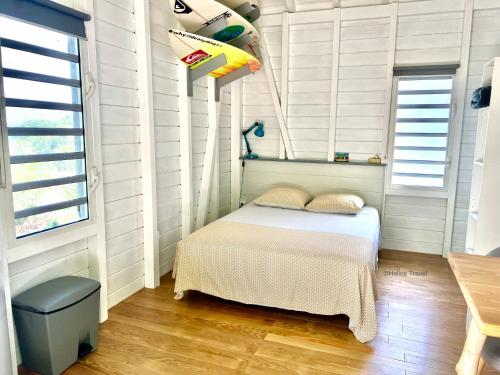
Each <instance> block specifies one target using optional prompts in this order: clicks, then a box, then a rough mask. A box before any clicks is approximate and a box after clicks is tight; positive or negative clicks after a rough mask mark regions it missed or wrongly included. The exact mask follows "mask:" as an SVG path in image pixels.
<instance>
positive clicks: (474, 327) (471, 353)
mask: <svg viewBox="0 0 500 375" xmlns="http://www.w3.org/2000/svg"><path fill="white" fill-rule="evenodd" d="M448 262H449V263H450V265H451V268H452V270H453V273H454V274H455V277H456V278H457V281H458V285H459V286H460V289H461V290H462V293H463V295H464V297H465V301H466V302H467V305H468V306H469V309H470V311H471V313H472V316H473V319H472V320H471V323H470V326H469V331H468V332H467V339H466V341H465V346H464V350H463V352H462V356H461V357H460V360H459V361H458V363H457V367H456V370H457V374H459V375H475V374H478V366H479V363H480V358H481V352H482V350H483V346H484V342H485V340H486V337H487V336H493V337H500V258H494V257H486V256H477V255H466V254H451V255H450V256H449V258H448Z"/></svg>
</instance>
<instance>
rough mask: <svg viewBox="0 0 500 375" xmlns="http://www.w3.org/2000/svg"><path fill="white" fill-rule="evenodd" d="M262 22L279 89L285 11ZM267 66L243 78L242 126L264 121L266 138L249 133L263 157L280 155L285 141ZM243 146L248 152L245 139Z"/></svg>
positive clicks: (263, 18)
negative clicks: (283, 13) (281, 146)
mask: <svg viewBox="0 0 500 375" xmlns="http://www.w3.org/2000/svg"><path fill="white" fill-rule="evenodd" d="M259 23H260V33H261V37H262V38H263V43H266V44H267V46H268V50H269V57H270V60H271V65H272V68H273V77H274V79H275V82H276V85H277V88H278V92H279V91H280V90H281V85H280V82H281V24H282V17H281V14H280V15H272V16H262V17H261V18H260V19H259ZM264 69H265V68H263V69H261V70H260V71H258V72H257V73H255V74H252V75H249V76H246V77H245V78H243V80H242V81H243V82H242V122H241V126H242V128H243V129H245V128H248V127H250V126H251V125H252V124H253V123H254V122H255V121H264V126H265V136H264V138H256V137H255V136H254V135H253V133H251V134H249V135H248V139H249V141H250V145H251V147H252V150H253V151H254V152H255V153H257V154H259V155H260V156H267V157H278V156H279V150H280V142H281V141H280V131H279V125H278V119H277V117H276V112H275V109H274V106H273V102H272V98H271V91H270V89H269V85H268V82H267V79H266V73H265V71H264ZM241 148H242V153H244V152H245V151H246V147H245V142H241Z"/></svg>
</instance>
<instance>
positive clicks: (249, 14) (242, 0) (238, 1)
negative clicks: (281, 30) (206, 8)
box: [217, 0, 260, 23]
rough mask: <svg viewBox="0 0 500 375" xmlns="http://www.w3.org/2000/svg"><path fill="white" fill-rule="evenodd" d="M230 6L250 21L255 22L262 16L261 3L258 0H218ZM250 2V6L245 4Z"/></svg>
mask: <svg viewBox="0 0 500 375" xmlns="http://www.w3.org/2000/svg"><path fill="white" fill-rule="evenodd" d="M217 1H218V2H219V3H221V4H224V5H225V6H227V7H228V8H230V9H232V10H234V11H235V12H237V13H239V15H240V16H242V17H243V18H245V19H246V20H247V21H248V22H250V23H253V22H255V21H256V20H257V19H258V18H259V17H260V10H259V9H258V8H259V3H258V2H257V0H217ZM246 4H248V6H245V7H244V5H246Z"/></svg>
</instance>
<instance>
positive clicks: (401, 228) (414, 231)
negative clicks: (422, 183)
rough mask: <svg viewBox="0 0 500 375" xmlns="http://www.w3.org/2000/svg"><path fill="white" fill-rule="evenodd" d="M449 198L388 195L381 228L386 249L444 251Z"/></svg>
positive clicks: (383, 244) (426, 251) (434, 252)
mask: <svg viewBox="0 0 500 375" xmlns="http://www.w3.org/2000/svg"><path fill="white" fill-rule="evenodd" d="M446 202H447V201H446V199H437V198H418V197H406V196H393V195H389V196H387V197H386V201H385V210H384V218H383V228H382V247H383V248H384V249H394V250H405V251H416V252H420V253H429V254H441V252H442V250H443V238H444V227H445V221H446V220H445V219H446Z"/></svg>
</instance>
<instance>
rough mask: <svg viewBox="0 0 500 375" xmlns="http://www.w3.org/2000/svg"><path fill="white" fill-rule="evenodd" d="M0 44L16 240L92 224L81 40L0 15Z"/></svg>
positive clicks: (1, 87)
mask: <svg viewBox="0 0 500 375" xmlns="http://www.w3.org/2000/svg"><path fill="white" fill-rule="evenodd" d="M35 5H36V4H35ZM0 45H1V49H0V53H1V54H0V63H1V65H0V66H1V68H2V74H1V75H0V84H1V85H0V93H3V105H2V108H1V109H2V112H1V113H2V117H3V120H4V128H5V129H6V133H7V135H8V158H9V160H10V181H9V182H10V186H11V187H12V194H13V206H14V207H13V208H14V212H15V218H14V220H15V228H16V230H15V231H16V237H17V238H21V237H25V236H28V235H31V234H34V233H39V232H43V231H46V230H50V229H54V228H57V227H61V226H64V225H68V224H71V223H75V222H78V221H82V220H85V219H88V217H89V215H88V202H87V182H86V163H85V142H84V118H83V105H82V93H81V75H80V54H79V40H78V38H76V37H73V36H69V35H67V34H65V33H60V32H56V31H52V30H49V29H46V28H44V27H39V26H35V25H32V24H29V23H26V22H22V21H19V20H15V19H13V18H7V17H3V16H0ZM2 76H3V78H2ZM2 89H3V90H2ZM0 99H2V98H1V96H0Z"/></svg>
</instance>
